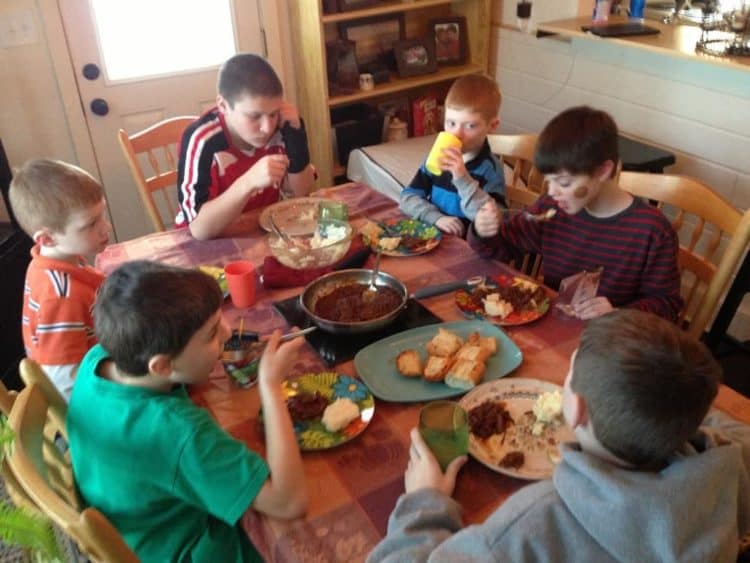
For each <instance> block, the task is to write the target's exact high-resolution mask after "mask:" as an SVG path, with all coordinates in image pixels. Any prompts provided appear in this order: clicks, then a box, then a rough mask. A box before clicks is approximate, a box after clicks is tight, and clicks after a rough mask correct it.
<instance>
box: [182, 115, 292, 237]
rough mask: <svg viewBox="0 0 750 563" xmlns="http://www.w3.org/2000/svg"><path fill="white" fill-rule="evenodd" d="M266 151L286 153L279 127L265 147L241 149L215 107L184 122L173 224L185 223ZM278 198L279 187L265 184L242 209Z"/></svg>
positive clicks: (254, 206)
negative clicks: (185, 123) (195, 118)
mask: <svg viewBox="0 0 750 563" xmlns="http://www.w3.org/2000/svg"><path fill="white" fill-rule="evenodd" d="M269 154H286V148H285V145H284V141H283V139H282V135H281V132H280V131H276V133H275V134H274V135H273V136H272V137H271V139H270V140H269V141H268V143H267V144H266V146H265V147H262V148H256V149H253V150H249V151H243V150H240V149H239V148H237V147H236V146H235V145H234V144H233V143H232V141H231V136H230V135H229V131H228V129H227V126H226V123H224V116H223V115H222V114H221V112H219V110H218V109H217V108H213V109H211V110H209V111H207V112H206V113H204V114H203V115H201V116H200V117H199V118H198V119H197V120H196V121H194V122H193V123H191V124H190V125H188V127H187V129H185V132H184V133H183V135H182V141H181V143H180V158H179V162H178V165H177V188H178V189H177V198H178V201H179V204H180V210H179V212H178V213H177V217H176V218H175V226H177V227H184V226H187V224H188V223H190V222H191V221H192V220H193V219H195V218H196V216H197V215H198V211H200V208H201V206H202V205H203V204H204V203H206V202H207V201H208V200H210V199H214V198H215V197H217V196H218V195H219V194H222V193H224V192H225V191H226V190H228V189H229V188H230V187H231V186H232V184H234V182H235V180H237V178H239V177H240V176H242V175H243V174H244V173H245V172H247V171H248V170H250V168H252V167H253V165H254V164H255V163H256V162H258V161H259V160H260V159H261V158H263V157H264V156H266V155H269ZM282 189H283V187H282ZM278 200H279V189H278V188H277V187H274V186H268V187H267V188H266V189H264V190H262V191H260V192H258V193H257V194H256V195H254V196H252V197H251V198H250V199H249V200H248V201H247V204H246V205H245V208H244V210H245V211H249V210H251V209H257V208H260V207H265V206H266V205H269V204H271V203H275V202H277V201H278Z"/></svg>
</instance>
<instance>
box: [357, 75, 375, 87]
mask: <svg viewBox="0 0 750 563" xmlns="http://www.w3.org/2000/svg"><path fill="white" fill-rule="evenodd" d="M373 88H375V79H374V78H373V77H372V74H370V73H369V72H363V73H362V74H360V75H359V89H360V90H372V89H373Z"/></svg>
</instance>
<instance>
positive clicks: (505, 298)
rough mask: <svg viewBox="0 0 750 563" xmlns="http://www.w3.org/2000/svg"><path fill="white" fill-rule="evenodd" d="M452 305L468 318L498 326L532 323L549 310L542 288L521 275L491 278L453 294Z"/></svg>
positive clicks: (548, 300) (545, 293)
mask: <svg viewBox="0 0 750 563" xmlns="http://www.w3.org/2000/svg"><path fill="white" fill-rule="evenodd" d="M455 297H456V305H457V306H458V308H459V309H460V310H461V312H462V313H463V314H464V315H466V316H467V317H469V318H474V319H484V320H487V321H489V322H491V323H494V324H497V325H500V326H516V325H522V324H526V323H530V322H533V321H535V320H537V319H538V318H540V317H542V316H543V315H544V314H545V313H546V312H547V311H549V305H550V298H549V295H548V294H547V291H546V290H545V288H544V286H543V285H540V284H538V283H536V282H534V281H531V280H529V279H527V278H523V277H521V276H506V275H499V276H492V277H488V278H487V279H486V280H485V281H484V283H482V284H479V285H477V286H476V287H474V288H472V289H471V290H467V289H459V290H458V291H456V294H455Z"/></svg>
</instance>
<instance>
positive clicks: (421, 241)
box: [360, 219, 443, 256]
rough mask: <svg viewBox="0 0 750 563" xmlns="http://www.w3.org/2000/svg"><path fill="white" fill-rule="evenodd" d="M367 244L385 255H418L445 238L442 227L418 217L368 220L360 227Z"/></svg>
mask: <svg viewBox="0 0 750 563" xmlns="http://www.w3.org/2000/svg"><path fill="white" fill-rule="evenodd" d="M360 232H361V233H362V238H363V239H364V242H365V244H368V245H369V246H370V247H371V248H372V249H373V250H375V251H377V250H378V249H380V251H381V252H382V253H383V254H384V255H385V256H417V255H418V254H425V253H426V252H429V251H430V250H432V249H433V248H435V247H436V246H437V245H438V244H440V240H441V239H442V238H443V235H442V233H441V232H440V229H438V228H437V227H435V226H434V225H429V224H427V223H423V222H422V221H419V220H417V219H387V220H385V221H379V222H375V221H368V222H367V223H365V225H364V226H363V227H362V228H361V229H360Z"/></svg>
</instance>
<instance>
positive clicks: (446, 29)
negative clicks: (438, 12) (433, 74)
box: [429, 16, 468, 65]
mask: <svg viewBox="0 0 750 563" xmlns="http://www.w3.org/2000/svg"><path fill="white" fill-rule="evenodd" d="M429 25H430V28H429V29H430V33H431V35H432V39H433V41H434V42H435V59H436V60H437V63H438V64H441V65H457V64H463V63H464V61H466V54H467V53H466V51H467V48H466V45H467V43H468V42H467V39H466V38H467V35H466V18H464V17H462V16H451V17H448V18H437V19H432V20H430V24H429Z"/></svg>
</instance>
